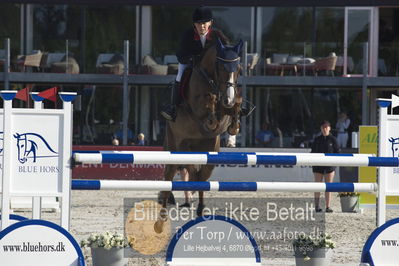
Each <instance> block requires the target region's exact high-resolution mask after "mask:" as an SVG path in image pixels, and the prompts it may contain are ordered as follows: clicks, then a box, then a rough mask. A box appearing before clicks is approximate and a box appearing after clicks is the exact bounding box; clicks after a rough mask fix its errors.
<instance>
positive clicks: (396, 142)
mask: <svg viewBox="0 0 399 266" xmlns="http://www.w3.org/2000/svg"><path fill="white" fill-rule="evenodd" d="M388 140H389V142H391V150H392V157H399V138H389V139H388Z"/></svg>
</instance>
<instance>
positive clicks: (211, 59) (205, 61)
mask: <svg viewBox="0 0 399 266" xmlns="http://www.w3.org/2000/svg"><path fill="white" fill-rule="evenodd" d="M215 62H216V45H213V46H211V47H209V49H208V50H207V51H206V52H205V55H204V56H203V58H202V60H201V63H200V65H201V67H202V68H203V69H206V70H207V72H208V74H210V73H212V72H213V71H214V68H215Z"/></svg>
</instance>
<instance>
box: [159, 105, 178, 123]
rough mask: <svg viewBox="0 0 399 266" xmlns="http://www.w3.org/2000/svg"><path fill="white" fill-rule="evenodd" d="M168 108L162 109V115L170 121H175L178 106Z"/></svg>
mask: <svg viewBox="0 0 399 266" xmlns="http://www.w3.org/2000/svg"><path fill="white" fill-rule="evenodd" d="M165 109H167V110H162V111H161V115H162V116H163V117H164V118H165V119H166V120H169V121H175V119H176V107H174V106H170V107H168V108H165Z"/></svg>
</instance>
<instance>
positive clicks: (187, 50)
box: [161, 6, 229, 121]
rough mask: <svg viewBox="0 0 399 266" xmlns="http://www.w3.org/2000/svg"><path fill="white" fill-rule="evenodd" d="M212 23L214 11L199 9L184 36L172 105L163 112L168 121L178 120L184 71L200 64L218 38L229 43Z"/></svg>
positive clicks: (178, 58)
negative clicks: (177, 112) (177, 109)
mask: <svg viewBox="0 0 399 266" xmlns="http://www.w3.org/2000/svg"><path fill="white" fill-rule="evenodd" d="M212 23H213V18H212V11H211V10H210V9H209V8H208V7H203V6H201V7H198V8H197V9H195V11H194V13H193V24H194V25H193V27H191V28H190V29H188V30H186V31H185V32H184V33H183V35H182V38H181V41H180V47H179V50H178V51H177V53H176V56H177V60H178V61H179V68H178V72H177V76H176V80H175V82H174V83H173V87H172V96H171V104H170V105H167V106H166V107H165V108H164V109H163V110H162V111H161V115H162V116H163V117H165V118H166V119H167V120H172V121H174V120H175V119H176V106H177V104H178V103H179V96H180V95H179V88H180V81H181V78H182V75H183V73H184V70H185V69H186V68H187V67H188V66H189V65H192V66H194V65H196V64H198V63H199V62H200V61H201V59H202V57H203V56H204V54H205V52H206V51H207V50H208V48H209V47H211V46H213V45H215V44H216V41H217V39H218V38H219V39H220V40H221V41H222V43H223V44H224V45H226V44H228V43H229V41H228V39H227V37H226V36H225V35H224V34H223V32H222V31H220V30H218V29H215V28H212Z"/></svg>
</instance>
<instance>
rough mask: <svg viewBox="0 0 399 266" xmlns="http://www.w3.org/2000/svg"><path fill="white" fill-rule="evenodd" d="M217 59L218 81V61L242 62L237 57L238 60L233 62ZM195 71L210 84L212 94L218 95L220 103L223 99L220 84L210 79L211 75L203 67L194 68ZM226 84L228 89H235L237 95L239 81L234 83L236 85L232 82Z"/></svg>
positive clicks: (217, 72) (217, 73) (217, 71)
mask: <svg viewBox="0 0 399 266" xmlns="http://www.w3.org/2000/svg"><path fill="white" fill-rule="evenodd" d="M216 59H217V60H216V62H215V77H216V79H217V77H218V76H219V67H218V60H220V61H224V62H236V61H239V60H240V57H237V58H235V59H232V60H229V59H224V58H221V57H216ZM194 70H195V71H197V73H199V74H200V75H201V77H202V78H203V79H204V80H205V81H206V82H207V83H208V84H209V86H210V87H211V88H212V93H213V94H215V95H217V99H218V101H219V100H220V97H221V93H220V90H218V83H217V82H215V80H213V79H211V78H210V77H209V75H208V74H207V73H206V71H205V70H204V69H203V68H202V67H200V66H198V67H196V68H194ZM225 83H226V85H227V87H230V86H231V87H233V88H234V93H235V94H236V95H237V81H236V82H234V83H231V82H228V81H227V82H225Z"/></svg>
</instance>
